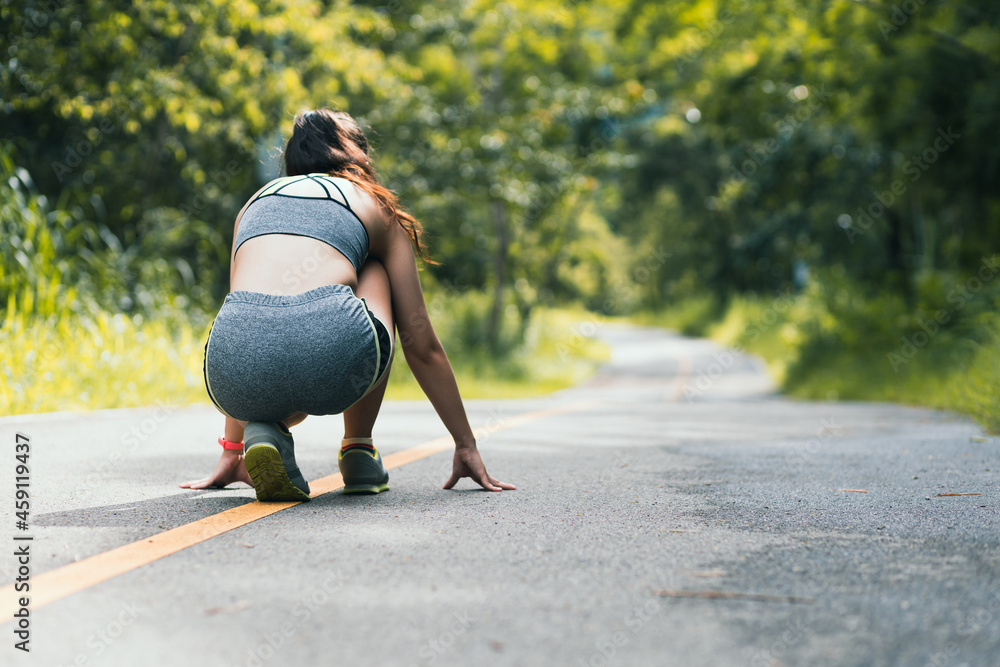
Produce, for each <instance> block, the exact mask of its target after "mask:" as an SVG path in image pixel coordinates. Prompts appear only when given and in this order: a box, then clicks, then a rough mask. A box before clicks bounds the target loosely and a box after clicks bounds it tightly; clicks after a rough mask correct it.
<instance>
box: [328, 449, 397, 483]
mask: <svg viewBox="0 0 1000 667" xmlns="http://www.w3.org/2000/svg"><path fill="white" fill-rule="evenodd" d="M338 463H339V465H340V474H341V475H342V476H343V478H344V493H369V494H372V493H382V492H383V491H388V490H389V471H387V470H386V469H385V466H384V465H383V464H382V455H381V454H379V453H378V450H377V449H375V445H373V444H372V439H371V438H347V439H346V440H344V441H343V442H342V443H341V448H340V456H339V457H338Z"/></svg>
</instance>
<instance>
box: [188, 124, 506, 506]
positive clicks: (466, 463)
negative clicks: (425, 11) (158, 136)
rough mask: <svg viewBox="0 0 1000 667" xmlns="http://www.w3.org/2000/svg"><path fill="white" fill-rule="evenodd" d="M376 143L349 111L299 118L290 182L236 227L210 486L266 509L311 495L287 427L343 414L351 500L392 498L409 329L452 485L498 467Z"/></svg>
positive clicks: (214, 358) (215, 337)
mask: <svg viewBox="0 0 1000 667" xmlns="http://www.w3.org/2000/svg"><path fill="white" fill-rule="evenodd" d="M368 151H369V148H368V140H367V139H366V138H365V135H364V133H363V132H362V131H361V128H360V127H359V126H358V124H357V123H356V122H355V121H354V119H353V118H351V117H350V116H349V115H347V114H346V113H343V112H336V111H330V110H328V109H318V110H316V111H308V112H305V113H302V114H299V115H298V116H297V117H296V118H295V128H294V130H293V132H292V137H291V139H289V141H288V145H287V146H286V147H285V152H284V156H283V160H284V164H285V172H286V173H287V174H288V175H287V176H286V177H285V178H279V179H277V180H275V181H272V182H270V183H268V184H267V185H265V186H264V187H263V188H261V189H260V190H259V191H258V192H257V194H255V195H254V196H253V197H252V198H251V199H250V201H248V202H247V203H246V205H245V206H244V207H243V210H241V211H240V214H239V215H238V216H237V218H236V227H235V230H234V232H233V250H232V256H231V268H230V289H231V290H232V291H231V292H230V294H229V295H228V296H227V297H226V300H225V303H224V304H223V306H222V309H221V310H220V311H219V314H218V316H217V317H216V319H215V322H214V323H213V324H212V330H211V332H210V333H209V336H208V342H207V343H206V345H205V386H206V387H207V389H208V393H209V396H210V397H211V399H212V402H213V403H215V406H216V407H217V408H219V410H220V411H222V412H223V413H224V414H225V415H226V426H225V436H224V437H223V438H220V439H219V442H220V444H221V445H222V447H223V451H222V458H221V459H220V460H219V462H218V464H217V465H216V467H215V470H214V471H213V472H212V474H211V475H210V476H209V477H207V478H206V479H203V480H200V481H197V482H187V483H185V484H181V486H182V487H184V488H191V489H201V488H207V487H220V486H226V485H227V484H230V483H232V482H246V483H247V484H252V485H253V487H254V489H255V490H256V492H257V499H258V500H309V484H308V483H307V482H306V480H305V478H304V477H303V476H302V473H301V472H300V471H299V469H298V466H296V464H295V450H294V443H293V441H292V434H291V432H290V431H289V430H288V429H289V428H291V427H292V426H294V425H296V424H298V423H299V422H301V421H302V420H303V419H305V418H306V416H307V415H329V414H337V413H340V412H343V413H344V439H343V441H342V442H341V449H340V454H339V457H338V461H339V464H340V471H341V473H342V475H343V478H344V492H345V493H379V492H381V491H385V490H387V489H388V488H389V486H388V482H389V474H388V472H387V471H386V469H385V466H384V465H383V464H382V457H381V455H380V454H379V452H378V449H376V448H375V446H374V444H373V442H372V437H371V435H372V426H373V425H374V424H375V418H376V417H377V416H378V412H379V408H380V407H381V405H382V397H383V396H384V394H385V387H386V380H387V378H388V376H389V367H390V365H391V363H392V356H393V349H394V335H393V330H394V329H393V327H394V326H395V327H398V329H399V338H400V342H401V344H402V346H403V353H404V354H405V356H406V361H407V363H408V364H409V366H410V369H411V370H412V371H413V375H414V376H415V377H416V379H417V382H419V383H420V387H421V388H422V389H423V390H424V392H425V393H426V394H427V397H428V398H429V399H430V401H431V404H432V405H433V406H434V409H435V410H436V411H437V413H438V415H439V416H440V417H441V420H442V421H443V422H444V425H445V427H447V429H448V431H449V432H450V433H451V435H452V437H453V438H454V440H455V455H454V458H453V461H452V472H451V477H449V478H448V481H447V482H446V483H445V485H444V488H446V489H450V488H451V487H452V486H454V485H455V483H456V482H457V481H458V480H459V479H460V478H462V477H470V478H472V480H473V481H475V482H477V483H478V484H479V485H480V486H482V487H483V488H484V489H487V490H490V491H500V490H503V489H513V488H514V486H513V485H511V484H507V483H505V482H500V481H498V480H496V479H494V478H493V477H491V476H490V475H489V473H487V472H486V467H485V466H484V465H483V461H482V458H480V456H479V451H478V449H477V448H476V440H475V437H474V436H473V433H472V428H471V427H470V425H469V420H468V418H467V417H466V414H465V408H464V406H463V405H462V398H461V396H460V395H459V393H458V385H457V384H456V382H455V375H454V373H453V372H452V369H451V365H450V364H449V363H448V357H447V356H446V355H445V352H444V349H443V348H442V347H441V343H440V341H439V340H438V338H437V335H436V334H435V333H434V329H433V327H432V326H431V323H430V320H429V318H428V315H427V308H426V306H425V304H424V296H423V291H422V290H421V287H420V280H419V277H418V274H417V263H416V258H415V252H416V253H419V254H420V255H421V256H422V257H423V256H424V253H423V247H422V245H421V239H420V234H421V227H420V223H419V222H417V220H416V219H415V218H414V217H413V216H412V215H410V214H409V213H408V212H407V211H406V210H405V209H403V208H402V207H400V205H399V203H398V202H397V200H396V197H395V195H394V194H393V193H392V192H391V191H390V190H388V189H387V188H385V187H383V186H382V185H380V184H379V182H378V177H377V176H376V173H375V170H374V168H373V167H372V163H371V159H370V157H369V155H368Z"/></svg>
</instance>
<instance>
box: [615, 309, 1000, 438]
mask: <svg viewBox="0 0 1000 667" xmlns="http://www.w3.org/2000/svg"><path fill="white" fill-rule="evenodd" d="M705 302H706V300H705V299H703V298H699V299H696V300H694V302H693V303H691V304H680V305H679V306H677V307H675V308H673V309H669V310H665V311H663V312H655V313H643V314H642V315H641V316H640V317H635V318H632V321H636V322H640V323H644V324H654V325H659V326H666V327H667V328H671V329H675V330H677V329H679V328H680V327H678V326H676V323H678V322H679V323H682V324H684V325H685V326H686V328H687V331H688V332H689V333H692V332H693V333H696V334H702V335H706V336H707V337H709V338H711V339H713V340H715V341H716V342H718V343H721V344H723V345H728V346H732V347H736V348H738V349H741V350H745V351H747V352H750V353H752V354H757V355H759V356H761V357H762V358H763V359H764V360H765V361H766V362H767V365H768V370H769V371H770V373H771V375H772V376H773V377H774V379H775V381H776V382H777V383H778V384H779V386H780V387H781V388H782V391H783V392H784V393H786V394H788V395H790V396H794V397H797V398H803V399H811V400H859V401H890V402H896V403H902V404H906V405H915V406H924V407H931V408H939V409H944V410H951V411H954V412H958V413H961V414H965V415H969V416H971V417H973V418H974V419H976V420H977V421H979V422H980V423H981V424H983V425H984V426H985V427H986V428H987V429H989V430H990V431H991V432H993V433H998V432H1000V382H998V381H997V378H998V377H1000V317H997V316H995V315H992V314H991V313H989V312H984V310H983V309H986V308H987V306H986V305H985V304H984V305H983V306H982V309H981V310H980V311H978V312H972V308H971V307H970V308H969V309H968V311H969V312H968V314H967V315H966V314H965V313H962V319H961V320H959V319H958V317H956V318H955V321H953V322H950V324H951V326H950V327H948V328H946V327H941V329H940V330H939V331H937V332H936V333H935V335H934V336H931V337H929V339H928V340H927V342H926V344H924V345H921V346H914V347H913V348H907V347H905V343H904V341H903V338H906V339H907V340H913V338H914V335H915V332H918V331H921V329H920V326H919V322H926V321H928V315H927V314H926V313H927V312H935V310H934V308H930V309H924V310H919V311H917V312H913V311H911V310H908V309H907V307H906V306H905V305H903V304H902V303H901V302H899V301H898V300H895V299H890V298H889V297H883V298H874V299H867V300H864V299H859V298H857V297H851V298H850V299H847V300H846V301H842V302H840V303H838V302H837V300H836V299H831V298H829V295H817V294H815V293H808V292H807V293H806V294H803V295H799V296H796V297H794V298H793V297H790V296H788V295H785V296H783V297H782V296H779V297H775V298H770V299H768V298H759V297H758V298H751V297H736V298H734V299H732V300H731V301H730V302H729V304H728V306H727V307H726V309H725V310H724V311H723V312H722V313H721V314H720V315H717V316H714V317H713V316H709V315H708V314H709V313H711V310H710V309H708V308H706V307H705ZM698 312H701V313H705V314H706V317H705V318H704V319H701V320H698V319H697V318H696V317H692V313H698ZM903 352H905V354H903Z"/></svg>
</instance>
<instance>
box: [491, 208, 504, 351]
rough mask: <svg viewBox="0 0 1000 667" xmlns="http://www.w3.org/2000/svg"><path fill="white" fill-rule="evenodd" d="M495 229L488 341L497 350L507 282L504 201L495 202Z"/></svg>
mask: <svg viewBox="0 0 1000 667" xmlns="http://www.w3.org/2000/svg"><path fill="white" fill-rule="evenodd" d="M492 208H493V228H494V232H495V233H496V241H497V247H496V253H495V254H494V255H493V278H494V281H495V282H494V284H493V308H492V309H491V310H490V321H489V327H488V328H487V336H488V337H489V338H488V339H487V340H488V342H489V344H490V348H491V349H494V350H495V349H496V348H497V344H498V343H499V341H500V323H501V322H502V320H503V309H504V305H503V295H504V288H505V283H506V282H507V245H508V235H507V209H506V208H505V207H504V203H503V200H501V199H494V200H493V206H492Z"/></svg>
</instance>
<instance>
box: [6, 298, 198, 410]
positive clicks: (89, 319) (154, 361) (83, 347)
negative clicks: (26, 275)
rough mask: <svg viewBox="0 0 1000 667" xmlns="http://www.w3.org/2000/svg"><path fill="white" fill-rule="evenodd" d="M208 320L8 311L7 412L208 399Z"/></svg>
mask: <svg viewBox="0 0 1000 667" xmlns="http://www.w3.org/2000/svg"><path fill="white" fill-rule="evenodd" d="M205 334H207V330H205V331H203V330H202V328H201V327H198V326H195V325H192V324H187V323H185V322H183V321H181V322H177V321H173V322H166V321H159V322H144V321H142V320H141V318H136V319H131V318H128V317H126V316H124V315H121V314H114V315H112V314H109V313H97V314H96V315H86V316H85V315H77V314H69V313H67V314H64V315H61V316H50V317H48V318H44V319H42V318H31V317H20V316H18V315H16V314H15V315H13V316H8V317H6V318H5V319H4V321H3V324H2V326H0V350H2V352H0V414H5V415H14V414H27V413H34V412H53V411H62V410H92V409H96V408H126V407H137V406H143V405H153V404H157V403H165V404H187V403H194V402H199V401H203V400H205V398H206V397H205V389H204V385H203V383H202V374H201V361H202V346H203V345H204V335H205Z"/></svg>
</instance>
